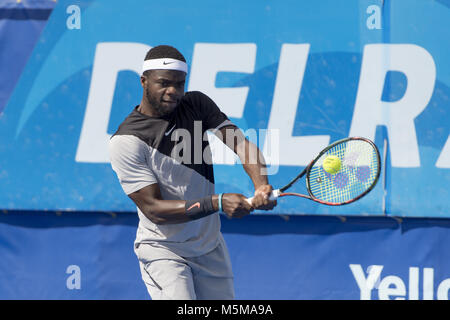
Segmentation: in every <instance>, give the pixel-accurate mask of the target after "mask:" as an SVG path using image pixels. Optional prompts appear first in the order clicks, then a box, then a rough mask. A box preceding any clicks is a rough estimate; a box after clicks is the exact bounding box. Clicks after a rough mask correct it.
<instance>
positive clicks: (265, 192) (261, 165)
mask: <svg viewBox="0 0 450 320" xmlns="http://www.w3.org/2000/svg"><path fill="white" fill-rule="evenodd" d="M216 136H217V137H219V139H221V140H222V142H224V143H225V144H226V145H227V146H228V147H229V148H230V149H231V150H233V151H234V153H236V154H237V155H238V157H239V159H240V160H241V163H242V166H243V167H244V170H245V172H246V173H247V174H248V176H249V177H250V179H251V180H252V182H253V186H254V188H255V195H254V198H253V202H252V204H253V207H254V208H256V209H262V210H271V209H273V208H274V207H275V206H276V201H269V200H268V198H269V196H270V193H271V192H272V186H271V185H270V184H269V180H268V178H267V168H266V164H265V161H264V156H263V154H262V152H261V151H260V150H259V148H258V147H257V146H256V145H255V144H254V143H252V142H250V141H249V140H248V139H247V138H245V136H244V134H243V133H242V131H241V130H240V129H239V128H238V127H236V126H234V125H230V126H225V127H222V128H220V129H219V130H218V131H217V132H216Z"/></svg>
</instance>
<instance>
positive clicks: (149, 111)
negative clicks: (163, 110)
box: [137, 99, 160, 117]
mask: <svg viewBox="0 0 450 320" xmlns="http://www.w3.org/2000/svg"><path fill="white" fill-rule="evenodd" d="M137 110H138V111H139V112H140V113H142V114H145V115H146V116H149V117H159V116H160V115H159V114H158V112H156V111H155V109H154V108H153V107H152V106H151V105H150V104H149V103H148V101H146V100H145V99H142V100H141V103H140V104H139V107H138V108H137Z"/></svg>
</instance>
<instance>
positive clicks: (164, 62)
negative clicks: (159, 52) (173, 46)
mask: <svg viewBox="0 0 450 320" xmlns="http://www.w3.org/2000/svg"><path fill="white" fill-rule="evenodd" d="M171 63H173V61H172V62H166V61H163V64H171Z"/></svg>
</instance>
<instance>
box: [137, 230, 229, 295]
mask: <svg viewBox="0 0 450 320" xmlns="http://www.w3.org/2000/svg"><path fill="white" fill-rule="evenodd" d="M219 238H220V240H219V245H218V246H217V247H216V248H215V249H214V250H212V251H211V252H209V253H207V254H205V255H202V256H198V257H180V256H179V255H177V254H175V253H173V252H171V251H169V250H168V249H165V248H157V247H154V246H152V245H150V244H145V243H144V244H139V246H138V247H137V248H135V252H136V255H137V257H138V259H139V265H140V269H141V274H142V280H144V283H145V285H146V287H147V290H148V293H149V294H150V297H151V298H152V299H153V300H172V299H173V300H195V299H199V300H229V299H234V285H233V272H232V270H231V261H230V256H229V254H228V249H227V247H226V244H225V241H224V239H223V237H222V235H220V236H219Z"/></svg>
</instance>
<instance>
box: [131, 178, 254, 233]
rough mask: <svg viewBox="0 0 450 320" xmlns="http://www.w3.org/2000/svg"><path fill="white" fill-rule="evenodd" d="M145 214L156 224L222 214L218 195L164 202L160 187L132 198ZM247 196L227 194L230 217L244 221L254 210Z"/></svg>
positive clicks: (153, 186)
mask: <svg viewBox="0 0 450 320" xmlns="http://www.w3.org/2000/svg"><path fill="white" fill-rule="evenodd" d="M128 196H129V197H130V198H131V200H133V202H134V203H135V204H136V205H137V206H138V207H139V209H140V210H141V211H142V213H143V214H144V215H145V216H146V217H147V218H148V219H149V220H150V221H152V222H153V223H155V224H174V223H183V222H189V221H193V220H197V219H200V218H203V217H205V216H208V215H210V214H213V213H215V212H217V211H218V210H219V202H218V195H212V196H207V197H204V198H200V199H195V200H188V201H185V200H163V199H162V197H161V191H160V189H159V185H158V184H157V183H154V184H151V185H148V186H146V187H144V188H142V189H140V190H138V191H136V192H133V193H131V194H129V195H128ZM245 199H246V198H245V196H243V195H242V194H237V193H227V194H225V195H224V196H223V198H222V208H223V211H224V212H225V213H226V214H227V216H229V217H233V218H240V217H242V216H244V215H247V214H249V213H250V211H252V210H253V208H252V207H251V206H250V205H249V204H248V203H247V202H246V201H245Z"/></svg>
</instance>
